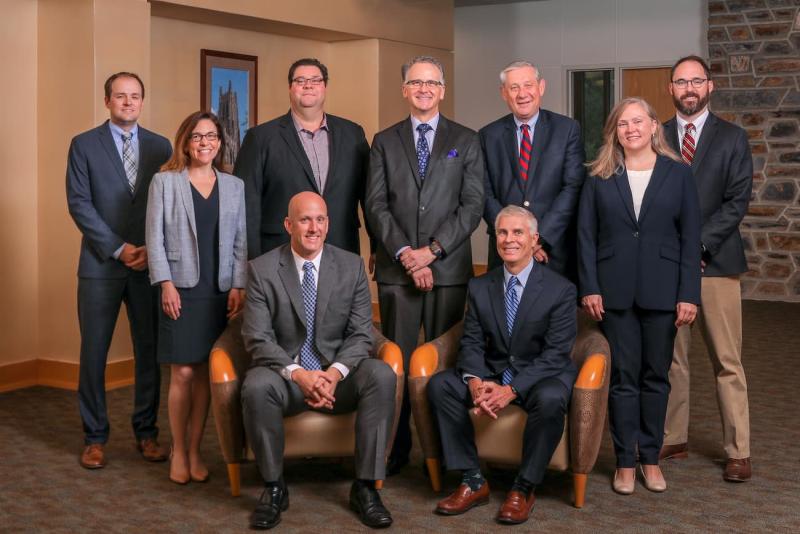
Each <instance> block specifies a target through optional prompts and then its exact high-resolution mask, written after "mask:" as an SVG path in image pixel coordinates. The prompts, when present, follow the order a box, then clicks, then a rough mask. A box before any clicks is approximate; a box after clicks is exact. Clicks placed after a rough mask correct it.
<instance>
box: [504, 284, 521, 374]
mask: <svg viewBox="0 0 800 534" xmlns="http://www.w3.org/2000/svg"><path fill="white" fill-rule="evenodd" d="M518 283H519V280H517V277H516V276H512V277H511V278H509V279H508V285H507V286H506V298H505V304H506V328H507V329H508V337H511V331H512V330H513V329H514V318H515V317H516V316H517V308H518V307H519V297H518V296H517V284H518ZM515 374H516V372H515V371H514V368H513V367H510V366H509V367H506V370H505V371H503V377H502V379H501V380H502V382H503V385H504V386H506V385H508V384H510V383H511V380H512V379H513V378H514V375H515Z"/></svg>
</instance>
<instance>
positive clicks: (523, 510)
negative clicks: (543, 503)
mask: <svg viewBox="0 0 800 534" xmlns="http://www.w3.org/2000/svg"><path fill="white" fill-rule="evenodd" d="M534 502H536V496H535V495H534V494H533V492H531V494H530V496H529V497H528V498H527V499H526V498H525V494H524V493H522V492H521V491H509V492H508V495H506V500H505V502H503V506H501V507H500V511H499V512H497V522H498V523H506V524H508V525H518V524H520V523H524V522H525V521H527V520H528V518H529V517H530V516H531V511H532V510H533V503H534Z"/></svg>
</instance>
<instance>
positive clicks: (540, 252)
mask: <svg viewBox="0 0 800 534" xmlns="http://www.w3.org/2000/svg"><path fill="white" fill-rule="evenodd" d="M533 258H534V259H535V260H536V261H538V262H539V263H547V261H548V260H549V259H550V258H549V257H548V256H547V252H545V251H544V248H542V245H541V244H540V243H536V246H534V247H533Z"/></svg>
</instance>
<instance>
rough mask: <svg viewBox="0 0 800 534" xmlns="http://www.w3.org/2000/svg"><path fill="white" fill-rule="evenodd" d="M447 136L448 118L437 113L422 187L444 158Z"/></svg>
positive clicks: (448, 135)
mask: <svg viewBox="0 0 800 534" xmlns="http://www.w3.org/2000/svg"><path fill="white" fill-rule="evenodd" d="M449 137H450V125H449V124H448V120H447V119H446V118H445V117H444V116H442V115H441V114H439V124H438V125H437V127H436V133H435V134H434V136H433V147H431V155H430V160H429V161H428V168H427V169H426V170H425V180H423V184H422V186H423V187H424V186H425V183H424V182H427V181H429V180H430V179H431V178H433V176H434V175H435V174H436V173H435V172H434V170H435V169H436V168H438V167H439V165H441V163H442V160H443V159H444V154H445V150H446V147H448V146H449V145H448V144H447V142H448V138H449Z"/></svg>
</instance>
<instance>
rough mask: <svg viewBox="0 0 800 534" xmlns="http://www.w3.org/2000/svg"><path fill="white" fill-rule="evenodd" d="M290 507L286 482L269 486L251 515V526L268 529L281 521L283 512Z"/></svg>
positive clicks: (257, 528)
mask: <svg viewBox="0 0 800 534" xmlns="http://www.w3.org/2000/svg"><path fill="white" fill-rule="evenodd" d="M287 508H289V488H287V487H286V486H285V485H284V484H279V485H275V486H267V487H266V488H264V493H262V494H261V498H260V499H259V500H258V506H256V509H255V510H253V513H252V515H251V516H250V528H253V529H256V530H266V529H269V528H272V527H274V526H275V525H277V524H278V523H280V522H281V512H284V511H286V509H287Z"/></svg>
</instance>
